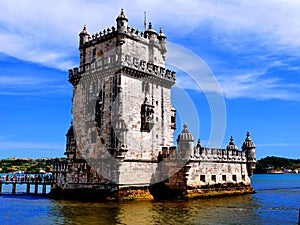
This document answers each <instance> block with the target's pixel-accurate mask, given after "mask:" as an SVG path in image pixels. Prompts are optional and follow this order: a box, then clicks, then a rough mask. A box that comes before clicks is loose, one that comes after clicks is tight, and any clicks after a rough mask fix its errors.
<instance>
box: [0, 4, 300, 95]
mask: <svg viewBox="0 0 300 225" xmlns="http://www.w3.org/2000/svg"><path fill="white" fill-rule="evenodd" d="M0 8H1V12H2V13H1V14H0V21H1V23H0V31H1V35H0V43H1V45H0V52H4V53H6V54H8V55H11V56H14V57H16V58H19V59H22V60H26V61H32V62H36V63H40V64H43V65H46V66H50V67H55V68H59V69H62V70H66V69H68V68H72V67H74V66H76V62H75V61H74V58H73V57H74V56H76V57H77V56H78V52H77V50H76V49H77V45H78V33H79V31H80V29H81V28H82V26H83V24H87V26H88V29H89V31H90V32H91V33H95V32H98V31H99V29H103V28H107V27H111V26H112V25H115V18H116V16H117V15H118V14H119V12H120V8H124V9H125V13H126V15H127V17H128V18H129V24H130V25H132V26H137V28H139V29H141V28H142V27H143V12H144V11H147V16H148V20H149V21H153V22H154V23H153V24H154V28H155V29H158V26H160V25H162V26H168V27H169V28H170V29H169V30H172V35H178V36H181V37H185V36H186V35H189V32H191V31H193V30H194V29H196V28H199V27H201V26H203V25H207V24H209V27H210V29H212V30H213V31H214V32H213V35H215V38H217V39H218V40H217V42H219V43H220V46H221V45H222V46H223V48H228V50H231V51H236V54H239V53H241V52H246V51H250V52H251V53H253V54H255V52H254V51H253V49H249V46H246V45H245V43H248V42H253V41H255V42H256V43H258V49H257V50H256V51H259V48H260V47H261V46H264V47H265V49H269V50H270V51H275V52H280V51H282V52H285V53H286V52H288V53H289V54H294V55H299V52H300V51H299V48H300V39H299V38H298V37H299V36H300V14H299V11H300V2H299V1H293V0H273V1H250V0H245V1H238V0H230V1H224V2H222V1H218V0H215V1H207V0H202V1H196V0H189V1H188V2H186V1H182V0H174V1H165V2H162V1H158V0H151V1H137V0H135V1H120V0H116V1H92V0H79V1H71V0H65V1H60V0H51V1H50V0H49V1H39V0H30V1H26V0H24V1H1V3H0ZM173 31H174V32H173ZM199 35H201V34H199ZM195 41H196V40H195ZM2 43H3V44H2ZM251 47H253V46H251ZM247 48H248V49H247ZM274 49H275V50H274ZM263 56H264V54H262V53H261V52H257V55H253V57H257V58H259V57H263ZM276 63H277V65H279V63H281V62H280V61H276V60H275V61H274V65H275V64H276ZM294 66H295V65H294ZM297 68H299V67H298V66H295V69H297ZM256 70H257V69H254V71H256ZM263 72H264V71H259V72H254V73H253V72H248V71H240V73H236V75H234V76H230V77H229V76H228V75H225V76H223V75H222V77H221V76H220V75H218V76H217V78H218V80H219V82H220V84H221V87H222V89H223V91H224V93H225V96H226V97H228V98H238V97H249V96H251V97H252V98H256V99H257V98H260V99H270V98H279V99H290V98H296V97H299V94H297V92H295V91H294V90H290V89H288V88H282V85H281V80H279V79H277V78H266V77H264V76H263ZM180 79H181V78H180V77H179V78H178V80H180ZM180 81H181V82H182V83H181V86H186V87H189V88H191V87H192V84H191V82H190V81H188V80H186V79H181V80H180ZM202 82H204V81H202ZM257 83H259V84H260V85H259V86H258V85H257ZM288 85H291V84H288ZM213 88H214V87H213V86H211V85H210V82H209V81H207V82H206V85H205V86H204V90H206V91H208V90H209V89H211V90H212V89H213ZM211 90H210V91H211Z"/></svg>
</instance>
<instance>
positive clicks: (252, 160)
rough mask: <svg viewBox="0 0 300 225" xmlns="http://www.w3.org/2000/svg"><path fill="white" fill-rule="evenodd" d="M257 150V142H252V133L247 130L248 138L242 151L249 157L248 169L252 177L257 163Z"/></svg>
mask: <svg viewBox="0 0 300 225" xmlns="http://www.w3.org/2000/svg"><path fill="white" fill-rule="evenodd" d="M255 150H256V147H255V144H254V143H253V142H252V140H251V138H250V133H249V132H247V134H246V139H245V141H244V143H243V146H242V151H243V152H245V155H246V157H247V170H248V174H249V176H250V177H251V176H252V174H253V171H254V169H255V164H256V151H255Z"/></svg>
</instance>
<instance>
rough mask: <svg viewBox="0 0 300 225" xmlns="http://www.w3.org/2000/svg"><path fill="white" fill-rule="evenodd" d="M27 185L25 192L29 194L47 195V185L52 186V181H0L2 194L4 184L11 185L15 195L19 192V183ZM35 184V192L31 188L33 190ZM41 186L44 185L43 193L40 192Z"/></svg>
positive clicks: (12, 192)
mask: <svg viewBox="0 0 300 225" xmlns="http://www.w3.org/2000/svg"><path fill="white" fill-rule="evenodd" d="M23 184H24V185H26V192H25V194H27V195H30V194H34V195H46V194H47V193H46V192H47V186H50V188H51V185H52V182H51V181H40V182H38V181H35V182H32V181H25V182H24V181H6V182H1V181H0V195H1V194H2V187H3V185H11V186H12V188H11V194H13V195H15V194H16V193H17V185H23ZM32 185H33V186H34V192H33V193H31V192H30V190H31V188H30V187H31V186H32ZM39 186H42V193H39Z"/></svg>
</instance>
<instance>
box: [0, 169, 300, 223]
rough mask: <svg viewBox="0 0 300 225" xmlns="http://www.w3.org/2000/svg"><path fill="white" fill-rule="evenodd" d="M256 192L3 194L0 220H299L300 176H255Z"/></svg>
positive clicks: (265, 221) (93, 221) (32, 221)
mask: <svg viewBox="0 0 300 225" xmlns="http://www.w3.org/2000/svg"><path fill="white" fill-rule="evenodd" d="M252 184H253V187H254V189H255V190H256V191H257V193H256V194H250V195H244V196H231V197H221V198H211V199H199V200H193V201H164V202H157V201H135V202H121V203H115V202H108V203H88V202H78V201H65V200H59V201H58V200H52V199H49V198H47V197H32V196H26V195H15V196H12V195H7V194H3V195H2V196H0V224H23V225H24V224H105V225H107V224H138V225H148V224H172V225H173V224H181V225H182V224H288V225H290V224H297V223H298V218H299V209H300V174H276V175H271V174H269V175H267V174H262V175H258V174H256V175H254V176H253V178H252Z"/></svg>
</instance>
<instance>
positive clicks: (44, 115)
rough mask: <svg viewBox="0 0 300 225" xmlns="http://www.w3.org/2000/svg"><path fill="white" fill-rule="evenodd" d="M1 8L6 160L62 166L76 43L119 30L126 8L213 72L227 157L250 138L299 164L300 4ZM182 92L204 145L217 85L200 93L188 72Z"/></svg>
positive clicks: (0, 142) (263, 152)
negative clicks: (84, 35)
mask: <svg viewBox="0 0 300 225" xmlns="http://www.w3.org/2000/svg"><path fill="white" fill-rule="evenodd" d="M0 8H1V12H2V13H1V14H0V68H1V70H0V101H1V104H0V112H1V113H0V115H1V117H0V158H7V157H13V156H16V157H32V158H35V157H56V156H57V157H61V156H63V152H64V150H65V133H66V131H67V129H68V127H69V125H70V120H71V97H72V87H71V85H70V84H69V83H68V81H67V79H68V78H67V76H68V72H67V70H68V69H69V68H73V67H75V66H78V59H79V52H78V33H79V32H80V31H81V29H82V27H83V25H84V24H86V25H87V28H88V30H89V32H90V33H96V32H99V31H101V30H103V29H105V28H108V27H111V26H113V25H115V18H116V17H117V16H118V15H119V13H120V9H121V8H124V10H125V14H126V16H127V17H128V18H129V25H130V26H133V27H135V28H137V29H140V30H142V29H143V17H144V11H147V20H148V21H151V22H152V24H153V26H154V29H156V30H157V31H158V30H159V27H162V28H163V31H164V33H165V34H166V35H167V40H168V42H170V43H175V44H177V45H180V46H182V47H184V48H186V49H189V50H191V51H192V52H193V53H194V54H196V55H197V56H198V57H199V58H201V59H202V60H203V61H204V62H205V63H206V65H207V66H208V67H209V68H210V70H211V72H212V74H213V75H214V77H215V78H216V80H217V81H218V85H219V86H220V88H221V90H222V95H223V97H224V100H225V104H226V119H227V122H226V130H225V134H224V140H221V142H222V146H221V147H225V146H226V144H227V143H228V142H229V138H230V136H231V135H232V136H233V137H234V140H235V143H236V145H237V146H239V147H240V146H241V145H242V142H243V140H244V139H245V134H246V132H247V131H250V133H251V137H252V140H253V141H254V142H255V144H256V146H257V157H258V158H262V157H265V156H271V155H275V156H282V157H289V158H300V154H299V149H300V139H299V137H300V129H299V125H300V120H299V115H300V38H299V37H300V14H299V11H300V3H299V1H293V0H281V1H279V0H276V1H275V0H274V1H271V0H265V1H247V0H244V1H234V0H228V1H219V0H211V1H208V0H201V1H190V0H187V1H181V0H175V1H157V0H152V1H114V0H112V1H96V0H78V1H71V0H64V1H60V0H59V1H56V0H51V1H47V0H46V1H38V0H31V1H26V0H23V1H17V0H12V1H1V2H0ZM189 66H191V67H192V66H193V65H189ZM203 82H204V81H203ZM177 84H178V86H179V87H180V88H182V89H184V90H185V91H186V93H188V94H189V95H190V98H191V99H192V100H193V102H194V105H195V107H196V108H197V113H198V117H199V118H198V119H199V121H200V131H199V133H200V135H198V136H200V138H201V140H202V143H203V145H205V144H207V143H208V140H209V137H210V132H211V117H212V116H211V108H210V107H209V103H208V101H207V99H206V97H205V95H204V94H205V93H207V92H211V90H208V89H209V85H206V86H205V84H204V86H203V88H202V89H199V87H198V86H196V85H194V84H193V82H191V80H189V79H187V77H186V74H185V73H182V72H180V71H178V72H177ZM206 88H207V89H206ZM174 104H175V103H174ZM180 104H181V103H180V102H176V104H175V106H176V107H177V108H182V107H183V106H184V103H182V105H180ZM182 122H184V121H182ZM177 132H178V131H177ZM195 138H198V137H195Z"/></svg>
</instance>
